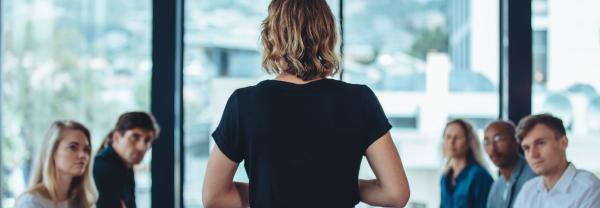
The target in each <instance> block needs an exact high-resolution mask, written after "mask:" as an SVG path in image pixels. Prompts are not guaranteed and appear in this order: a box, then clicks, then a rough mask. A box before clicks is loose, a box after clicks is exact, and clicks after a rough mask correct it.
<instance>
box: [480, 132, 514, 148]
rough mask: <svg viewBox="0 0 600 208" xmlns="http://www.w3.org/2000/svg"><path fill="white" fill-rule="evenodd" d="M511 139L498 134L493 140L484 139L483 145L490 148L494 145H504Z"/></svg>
mask: <svg viewBox="0 0 600 208" xmlns="http://www.w3.org/2000/svg"><path fill="white" fill-rule="evenodd" d="M509 139H510V138H508V137H506V136H504V135H501V134H497V135H495V136H494V137H492V139H484V140H483V145H485V146H490V145H492V144H499V143H503V142H506V141H508V140H509Z"/></svg>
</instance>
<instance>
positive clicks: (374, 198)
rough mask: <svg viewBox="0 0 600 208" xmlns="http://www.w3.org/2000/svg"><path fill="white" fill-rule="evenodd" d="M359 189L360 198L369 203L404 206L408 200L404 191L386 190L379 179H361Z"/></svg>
mask: <svg viewBox="0 0 600 208" xmlns="http://www.w3.org/2000/svg"><path fill="white" fill-rule="evenodd" d="M358 189H359V192H360V200H361V201H362V202H364V203H367V204H369V205H374V206H384V207H404V206H406V203H407V200H408V196H404V195H405V194H404V193H401V192H397V191H396V192H394V191H391V190H385V189H384V187H383V186H381V184H380V183H379V181H378V180H377V179H373V180H362V179H361V180H359V181H358Z"/></svg>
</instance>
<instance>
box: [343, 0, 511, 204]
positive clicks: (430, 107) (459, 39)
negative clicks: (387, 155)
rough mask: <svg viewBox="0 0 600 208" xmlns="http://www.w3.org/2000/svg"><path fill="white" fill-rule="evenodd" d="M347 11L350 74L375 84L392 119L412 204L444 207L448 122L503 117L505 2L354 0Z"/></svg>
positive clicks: (366, 172) (480, 122) (481, 122)
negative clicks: (501, 6)
mask: <svg viewBox="0 0 600 208" xmlns="http://www.w3.org/2000/svg"><path fill="white" fill-rule="evenodd" d="M343 12H344V29H345V33H344V40H343V41H344V46H345V47H344V51H343V52H344V60H343V63H344V75H343V79H344V81H347V82H351V83H363V84H366V85H368V86H369V87H371V89H373V90H374V91H375V93H376V95H377V97H378V98H379V100H380V102H381V104H382V106H383V108H384V111H385V113H386V115H387V117H388V119H389V121H390V122H391V123H392V126H393V129H392V137H393V138H394V141H395V143H396V145H397V146H398V149H399V152H400V155H401V157H402V160H403V163H404V165H405V168H406V171H407V175H408V179H409V182H410V185H411V198H410V201H409V206H413V207H438V206H439V196H440V195H439V190H440V188H439V183H440V182H439V181H440V177H441V172H442V167H443V166H444V161H443V159H442V152H441V142H442V131H443V128H444V125H445V123H446V122H447V121H448V120H449V119H453V118H466V119H468V120H470V121H471V122H472V123H474V124H475V125H476V127H477V129H478V130H479V131H480V132H482V128H483V127H484V126H485V125H486V123H488V122H490V121H492V120H494V119H496V118H497V117H498V74H499V71H498V2H497V1H471V0H456V1H446V0H426V1H422V0H409V1H395V0H377V1H360V0H347V1H344V8H343ZM363 161H364V160H363ZM491 166H492V165H488V167H490V170H492V169H493V168H492V167H491ZM362 167H363V168H362V169H361V177H363V178H373V177H375V176H374V174H373V173H372V172H371V171H370V169H369V166H368V164H367V163H366V161H364V162H363V166H362Z"/></svg>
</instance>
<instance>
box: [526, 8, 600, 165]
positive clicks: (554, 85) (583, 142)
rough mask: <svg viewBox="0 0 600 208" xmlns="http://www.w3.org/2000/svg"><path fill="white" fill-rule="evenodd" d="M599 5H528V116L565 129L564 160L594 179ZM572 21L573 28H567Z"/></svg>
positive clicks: (599, 128)
mask: <svg viewBox="0 0 600 208" xmlns="http://www.w3.org/2000/svg"><path fill="white" fill-rule="evenodd" d="M597 8H600V1H596V0H583V1H578V2H577V3H573V2H568V1H546V0H535V1H533V11H532V14H533V17H532V27H533V92H532V93H533V95H532V96H533V98H532V99H533V106H532V111H533V113H542V112H549V113H552V114H554V115H555V116H557V117H560V118H561V119H562V120H563V122H564V124H565V127H567V137H568V138H569V147H568V148H567V159H568V160H569V161H571V162H573V164H575V166H577V168H582V169H586V170H589V171H592V172H594V173H596V175H599V176H600V163H598V160H597V159H598V158H600V152H599V151H598V150H597V149H598V147H600V139H598V138H599V137H600V95H599V94H598V93H599V90H600V79H599V78H598V77H600V74H599V73H598V71H599V70H600V68H599V66H600V59H598V57H600V13H598V12H597ZM573 23H577V24H573Z"/></svg>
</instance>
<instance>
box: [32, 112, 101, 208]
mask: <svg viewBox="0 0 600 208" xmlns="http://www.w3.org/2000/svg"><path fill="white" fill-rule="evenodd" d="M67 129H69V130H79V131H81V132H83V133H84V134H85V136H86V137H87V141H88V143H89V144H90V145H91V144H92V143H91V139H90V131H89V130H88V129H87V128H86V127H85V126H83V125H82V124H80V123H78V122H75V121H55V122H54V123H52V125H51V126H50V128H49V129H48V131H47V132H46V135H45V137H44V141H43V142H42V144H41V146H40V150H39V153H38V157H37V160H36V161H35V165H34V171H33V175H32V177H31V178H30V182H29V192H32V193H37V194H40V195H42V196H45V197H47V198H49V199H50V200H52V201H54V202H55V206H56V205H57V203H58V202H57V201H56V198H57V193H56V186H57V184H56V181H57V175H56V164H55V163H54V161H55V158H54V153H55V152H56V149H57V148H58V144H59V143H60V141H61V140H62V138H63V134H64V133H63V132H64V131H65V130H67ZM89 154H90V161H89V162H88V164H87V167H86V168H85V172H84V173H83V175H82V176H79V177H74V178H73V180H72V181H71V185H70V187H69V192H68V197H69V203H70V204H69V206H71V207H95V203H96V200H97V199H98V191H97V190H96V184H95V183H94V181H93V178H92V171H91V167H92V165H91V163H92V155H91V151H90V153H89Z"/></svg>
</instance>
